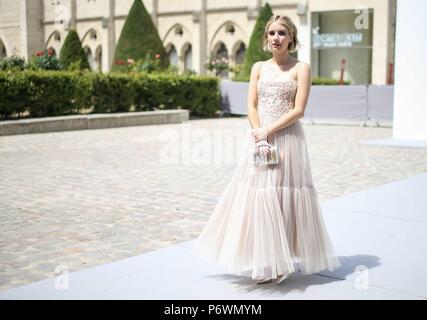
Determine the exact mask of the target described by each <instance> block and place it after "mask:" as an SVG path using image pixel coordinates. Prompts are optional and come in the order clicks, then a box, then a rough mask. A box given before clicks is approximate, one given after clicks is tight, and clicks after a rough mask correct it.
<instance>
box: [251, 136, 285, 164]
mask: <svg viewBox="0 0 427 320" xmlns="http://www.w3.org/2000/svg"><path fill="white" fill-rule="evenodd" d="M261 146H267V147H268V148H269V152H268V153H267V154H264V153H263V152H261V151H260V150H258V148H259V147H261ZM251 159H252V164H254V165H255V166H262V165H268V164H277V163H279V156H278V150H277V146H272V145H270V144H269V143H268V142H267V141H261V142H259V144H257V145H256V146H255V147H254V148H252V149H251Z"/></svg>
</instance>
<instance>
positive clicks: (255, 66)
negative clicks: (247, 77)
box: [252, 61, 264, 70]
mask: <svg viewBox="0 0 427 320" xmlns="http://www.w3.org/2000/svg"><path fill="white" fill-rule="evenodd" d="M263 62H264V61H257V62H255V63H254V64H253V66H252V69H253V70H259V68H260V67H261V64H262V63H263Z"/></svg>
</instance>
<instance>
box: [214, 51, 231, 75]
mask: <svg viewBox="0 0 427 320" xmlns="http://www.w3.org/2000/svg"><path fill="white" fill-rule="evenodd" d="M215 59H218V60H223V59H224V60H226V61H228V50H227V48H226V46H225V44H224V43H221V45H220V46H219V48H218V49H217V51H216V53H215ZM218 76H220V77H224V78H226V77H228V70H222V71H221V72H220V73H219V74H218Z"/></svg>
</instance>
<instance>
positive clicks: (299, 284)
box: [210, 255, 381, 297]
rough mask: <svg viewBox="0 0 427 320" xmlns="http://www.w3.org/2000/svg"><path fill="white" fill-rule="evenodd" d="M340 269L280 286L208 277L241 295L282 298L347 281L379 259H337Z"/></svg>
mask: <svg viewBox="0 0 427 320" xmlns="http://www.w3.org/2000/svg"><path fill="white" fill-rule="evenodd" d="M338 259H339V260H340V263H341V267H339V268H338V269H335V270H333V271H328V270H325V271H320V272H317V273H314V274H304V273H302V272H295V273H293V274H292V275H291V276H290V278H289V279H287V280H285V281H284V282H282V283H281V284H280V285H277V284H276V281H275V280H273V281H272V282H269V283H265V284H256V283H255V281H254V280H253V279H251V278H250V277H247V276H236V275H232V274H220V275H214V276H210V277H213V278H217V279H221V280H225V281H230V282H232V283H233V284H235V285H237V286H238V290H243V292H242V293H251V292H255V291H259V290H262V293H261V294H262V295H267V296H270V297H271V296H274V295H277V296H283V294H288V293H294V292H296V293H300V294H303V293H304V292H305V291H306V290H307V289H308V288H309V287H311V286H319V285H324V284H328V283H332V282H338V281H345V280H347V281H348V280H349V279H347V278H348V277H350V278H353V277H352V275H354V276H355V277H356V276H357V274H358V273H362V272H366V271H367V270H369V269H372V268H375V267H378V266H379V265H381V264H380V262H379V260H380V258H379V257H377V256H372V255H354V256H346V257H342V256H340V257H338Z"/></svg>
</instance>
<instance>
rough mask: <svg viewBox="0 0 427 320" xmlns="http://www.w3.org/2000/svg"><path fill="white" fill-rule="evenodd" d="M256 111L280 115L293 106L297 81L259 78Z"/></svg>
mask: <svg viewBox="0 0 427 320" xmlns="http://www.w3.org/2000/svg"><path fill="white" fill-rule="evenodd" d="M257 86H258V113H262V114H271V115H277V116H281V115H283V114H285V113H286V112H288V111H289V110H291V109H293V108H294V107H295V95H296V92H297V87H298V81H297V80H294V79H283V80H274V79H271V80H268V79H259V80H258V82H257Z"/></svg>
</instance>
